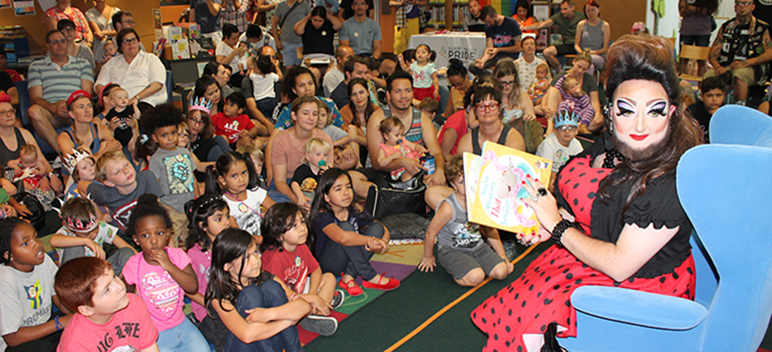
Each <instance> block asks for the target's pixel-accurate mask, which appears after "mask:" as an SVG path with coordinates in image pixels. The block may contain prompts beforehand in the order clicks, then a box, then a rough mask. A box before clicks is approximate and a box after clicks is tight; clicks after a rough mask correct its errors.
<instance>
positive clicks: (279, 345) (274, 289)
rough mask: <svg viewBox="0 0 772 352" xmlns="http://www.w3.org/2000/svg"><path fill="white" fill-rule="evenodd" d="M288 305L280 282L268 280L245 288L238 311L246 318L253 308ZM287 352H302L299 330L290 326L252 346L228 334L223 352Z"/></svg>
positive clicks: (237, 306)
mask: <svg viewBox="0 0 772 352" xmlns="http://www.w3.org/2000/svg"><path fill="white" fill-rule="evenodd" d="M286 303H287V294H286V293H285V292H284V289H283V288H282V287H281V285H279V283H278V282H276V281H273V280H268V281H266V282H263V283H262V284H260V285H251V286H247V287H244V289H243V290H241V293H239V299H238V300H237V301H236V310H237V311H238V312H239V314H241V316H242V317H244V318H246V317H247V315H249V314H247V313H246V310H248V309H253V308H273V307H279V306H281V305H284V304H286ZM282 350H284V351H286V352H295V351H302V350H303V348H302V347H300V340H299V337H298V328H297V327H296V326H294V325H293V326H290V327H288V328H286V329H284V330H282V331H281V332H280V333H278V334H276V335H274V336H273V337H271V338H268V339H265V340H261V341H255V342H253V343H250V344H246V343H244V342H241V340H239V339H238V338H237V337H236V336H235V335H233V333H231V332H230V331H229V332H228V335H227V337H226V338H225V346H224V348H223V352H242V351H243V352H281V351H282Z"/></svg>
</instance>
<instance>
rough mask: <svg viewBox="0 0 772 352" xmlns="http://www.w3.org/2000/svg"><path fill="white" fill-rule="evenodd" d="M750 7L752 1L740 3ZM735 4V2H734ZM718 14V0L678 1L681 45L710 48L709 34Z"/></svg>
mask: <svg viewBox="0 0 772 352" xmlns="http://www.w3.org/2000/svg"><path fill="white" fill-rule="evenodd" d="M741 2H744V3H748V4H750V5H751V6H752V5H753V1H746V0H744V1H741ZM735 3H737V2H735ZM716 12H718V0H680V1H679V2H678V13H679V14H680V15H681V30H680V34H681V45H684V44H686V45H697V46H710V33H711V32H713V30H714V29H715V27H714V26H715V25H716V20H714V19H713V15H714V14H715V13H716Z"/></svg>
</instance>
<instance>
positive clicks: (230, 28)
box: [222, 22, 239, 39]
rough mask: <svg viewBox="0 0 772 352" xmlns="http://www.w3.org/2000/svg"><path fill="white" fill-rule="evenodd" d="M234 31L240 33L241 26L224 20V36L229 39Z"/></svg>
mask: <svg viewBox="0 0 772 352" xmlns="http://www.w3.org/2000/svg"><path fill="white" fill-rule="evenodd" d="M233 33H239V27H236V25H235V24H233V23H228V22H224V23H223V24H222V37H223V39H228V38H230V37H231V35H233Z"/></svg>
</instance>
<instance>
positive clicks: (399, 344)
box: [385, 243, 539, 352]
mask: <svg viewBox="0 0 772 352" xmlns="http://www.w3.org/2000/svg"><path fill="white" fill-rule="evenodd" d="M538 245H539V244H538V243H537V244H535V245H532V246H530V247H528V249H526V250H525V252H523V254H520V255H519V256H518V257H517V258H515V259H514V260H513V261H512V264H516V263H517V262H519V261H520V260H521V259H523V258H524V257H525V256H526V255H528V253H531V251H533V249H534V248H536V246H538ZM490 281H491V278H490V277H489V278H487V279H485V280H483V282H481V283H479V284H477V286H475V287H472V288H471V289H469V291H466V292H465V293H464V294H463V295H461V296H460V297H458V298H456V300H455V301H453V302H450V303H448V305H447V306H445V307H443V308H442V309H440V310H439V311H437V313H434V315H432V316H431V317H430V318H429V319H427V320H426V321H425V322H423V324H421V325H419V326H418V327H417V328H415V330H413V331H411V332H410V333H409V334H407V335H405V337H403V338H402V339H401V340H399V341H397V343H395V344H393V345H391V347H389V348H388V349H386V351H385V352H392V351H394V350H396V349H397V348H399V347H400V346H402V345H403V344H405V342H407V341H409V340H410V339H412V338H413V337H414V336H415V335H418V333H420V332H421V331H423V329H425V328H426V327H427V326H429V324H431V323H433V322H434V321H435V320H437V319H438V318H439V317H441V316H442V315H443V314H445V312H447V311H448V310H450V309H451V308H453V307H455V306H456V304H458V303H459V302H461V301H463V300H464V299H466V298H467V297H469V296H470V295H471V294H473V293H475V291H477V290H479V289H480V287H483V286H485V284H487V283H488V282H490Z"/></svg>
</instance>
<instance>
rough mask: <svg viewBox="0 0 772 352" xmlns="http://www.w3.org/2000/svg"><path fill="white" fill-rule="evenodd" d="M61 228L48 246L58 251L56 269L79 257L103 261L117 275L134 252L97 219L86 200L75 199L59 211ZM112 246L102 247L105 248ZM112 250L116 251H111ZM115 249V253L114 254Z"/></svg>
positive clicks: (113, 229)
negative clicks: (106, 262)
mask: <svg viewBox="0 0 772 352" xmlns="http://www.w3.org/2000/svg"><path fill="white" fill-rule="evenodd" d="M60 213H61V218H62V227H61V228H60V229H59V231H56V234H54V235H53V236H51V239H50V240H49V243H50V244H51V246H53V247H55V248H57V253H58V254H59V265H62V264H64V263H67V262H69V261H70V260H73V259H75V258H80V257H96V258H99V259H106V260H107V261H108V262H109V263H110V264H111V265H112V267H113V268H114V271H115V275H120V274H121V271H122V270H123V266H124V265H125V264H126V261H127V260H129V258H130V257H131V256H133V255H134V254H137V251H135V250H134V248H132V247H131V245H129V244H128V243H126V241H124V240H123V239H122V238H120V237H118V236H117V235H118V228H117V227H115V226H112V225H108V224H105V223H104V222H102V221H99V220H98V218H97V212H96V209H95V208H94V203H92V202H91V201H90V200H88V199H87V198H83V197H75V198H71V199H70V200H68V201H67V202H65V203H64V205H63V206H62V209H61V212H60ZM106 244H107V245H111V246H108V247H105V245H106ZM112 246H114V247H115V248H110V247H112ZM115 249H117V250H115Z"/></svg>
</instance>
